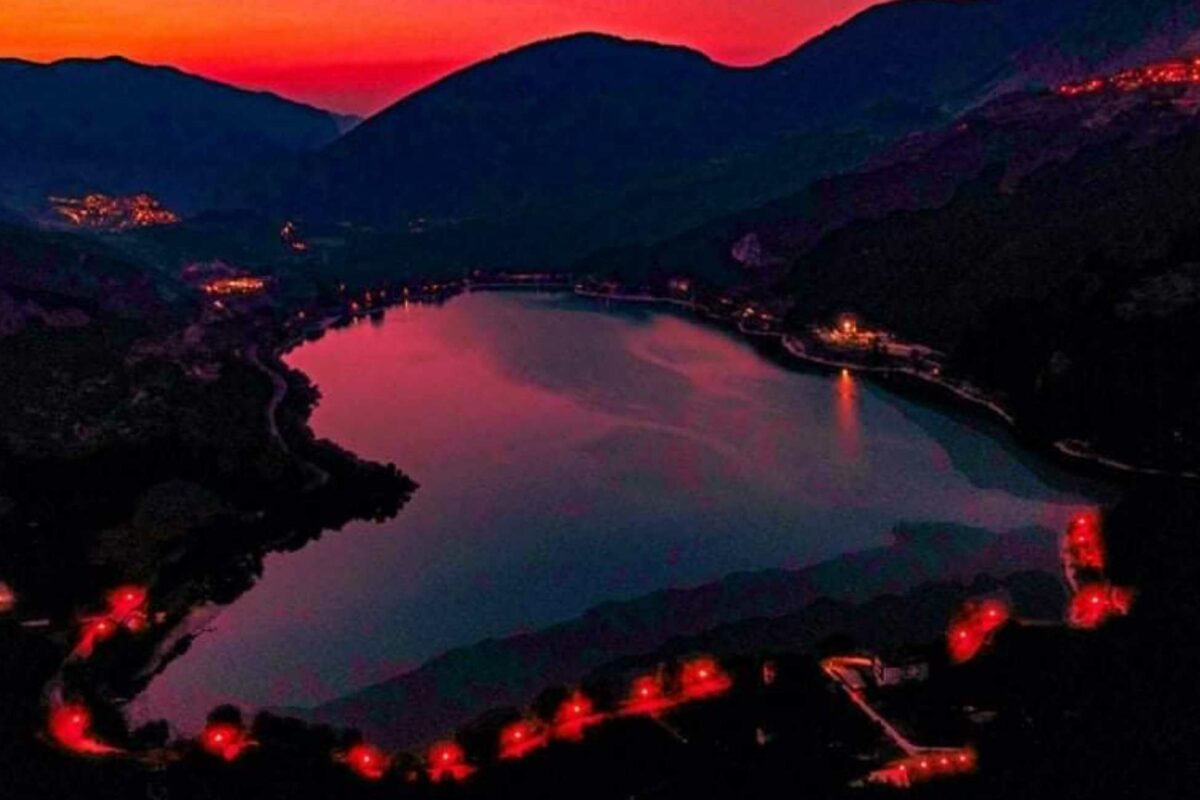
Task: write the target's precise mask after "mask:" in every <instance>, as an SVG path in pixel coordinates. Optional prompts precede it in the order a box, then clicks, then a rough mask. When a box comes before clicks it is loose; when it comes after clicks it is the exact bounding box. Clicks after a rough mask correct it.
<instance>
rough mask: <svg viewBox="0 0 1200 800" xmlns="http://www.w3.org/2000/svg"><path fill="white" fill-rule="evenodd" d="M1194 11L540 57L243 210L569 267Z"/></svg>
mask: <svg viewBox="0 0 1200 800" xmlns="http://www.w3.org/2000/svg"><path fill="white" fill-rule="evenodd" d="M1195 6H1196V4H1195V3H1193V2H1183V1H1182V0H1150V1H1149V2H1142V3H1136V4H1131V3H1128V2H1117V0H1059V1H1058V2H1054V3H1046V2H1041V0H978V2H957V1H951V0H901V2H895V3H889V4H885V5H881V6H877V7H874V8H872V9H869V10H868V11H866V12H864V13H862V14H860V15H858V16H856V17H855V18H853V19H852V20H850V21H849V22H847V23H846V24H844V25H842V26H840V27H837V28H835V29H833V30H831V31H829V32H828V33H826V34H825V35H823V36H820V37H818V38H816V39H813V40H811V41H809V42H807V43H805V44H804V45H802V46H801V47H799V48H798V49H797V50H795V51H794V52H792V53H791V54H789V55H787V56H784V57H782V58H780V59H777V60H775V61H772V62H770V63H768V64H765V65H763V66H761V67H756V68H750V69H735V68H730V67H725V66H722V65H719V64H716V63H714V62H712V61H711V60H709V59H708V58H706V57H704V56H703V55H701V54H699V53H696V52H693V51H690V50H686V49H683V48H678V47H667V46H663V45H658V44H650V43H645V42H632V41H625V40H621V39H616V38H613V37H608V36H599V35H591V34H588V35H578V36H572V37H567V38H564V39H557V40H552V41H548V42H541V43H537V44H534V45H530V46H528V47H524V48H521V49H518V50H516V51H513V52H511V53H507V54H504V55H502V56H498V57H496V58H494V59H491V60H489V61H486V62H483V63H481V64H478V65H476V66H474V67H471V68H468V69H466V70H463V71H461V72H459V73H457V74H455V75H452V76H450V77H449V78H446V79H445V80H443V81H440V82H439V83H437V84H435V85H433V86H431V87H429V88H427V89H425V90H424V91H421V92H418V93H416V94H414V95H412V96H410V97H408V98H405V99H404V100H402V101H400V102H399V103H397V104H395V105H394V106H392V107H390V108H388V109H387V110H385V111H383V112H381V113H380V114H378V115H376V116H375V117H373V118H372V119H370V120H368V121H367V122H366V123H364V124H363V125H361V126H359V127H358V128H356V129H355V130H354V131H352V132H351V133H349V134H348V135H346V136H344V137H342V138H341V139H339V140H338V141H336V142H334V143H333V144H331V145H329V146H328V147H325V148H322V149H320V150H318V151H315V152H312V153H307V154H305V155H303V156H301V157H300V158H298V159H297V160H295V161H294V162H290V163H288V164H287V165H285V166H283V167H281V168H279V169H275V170H269V171H267V172H266V173H265V174H256V175H255V176H254V179H253V180H252V181H247V182H244V183H242V184H241V185H239V186H237V187H234V188H233V189H231V190H230V193H229V194H227V195H226V196H225V197H224V198H223V202H225V203H227V204H231V205H234V206H239V205H240V206H244V207H247V208H251V207H252V208H256V209H270V210H272V211H273V212H275V213H277V214H281V215H283V214H286V215H288V216H294V215H298V216H300V217H304V218H308V219H310V220H325V221H353V222H356V223H365V224H369V225H372V226H375V227H376V228H377V229H380V230H384V231H390V232H393V233H395V234H396V235H394V236H392V237H390V238H384V239H383V240H382V241H381V242H380V243H379V247H380V249H381V250H382V251H383V252H385V253H386V258H387V259H389V260H391V261H392V262H393V263H395V262H399V263H402V264H409V265H417V266H422V265H426V264H433V263H436V264H441V265H443V266H445V265H454V266H456V267H465V266H472V265H478V264H485V265H488V266H504V267H512V266H528V265H537V266H546V265H561V264H562V263H563V262H564V261H569V260H572V259H575V258H578V257H580V256H584V255H587V254H589V253H595V252H598V251H602V250H604V249H605V248H607V247H610V246H614V245H622V244H636V243H646V242H652V241H654V240H656V239H659V238H663V237H665V236H668V235H671V234H673V233H677V232H679V231H683V230H686V229H688V228H690V227H693V226H694V225H697V224H699V223H702V222H704V221H706V220H709V219H712V218H714V217H719V216H721V215H723V214H727V213H729V212H734V211H737V210H740V209H745V208H749V207H753V206H756V205H761V204H763V203H765V202H768V201H770V200H772V199H775V198H778V197H782V196H786V195H788V194H789V193H793V192H797V191H800V190H802V189H803V188H804V187H806V186H807V185H808V184H809V183H810V182H811V181H812V180H813V179H815V178H817V177H820V176H822V175H825V174H829V173H832V172H838V171H844V170H847V169H850V168H853V167H855V166H857V165H859V164H861V163H863V162H864V161H865V160H866V159H867V158H868V157H869V156H871V155H873V154H875V153H878V152H880V151H881V150H883V149H885V148H886V147H888V146H890V144H891V143H893V142H895V141H896V140H897V139H899V138H901V137H903V136H904V135H907V134H909V133H912V132H914V131H920V130H927V129H929V128H933V127H937V126H940V125H943V124H945V123H947V122H948V121H950V120H952V119H953V118H955V117H956V116H957V115H958V114H960V113H962V112H963V111H965V110H968V109H970V108H972V107H974V106H975V105H977V104H979V103H981V102H984V101H985V100H987V99H989V98H991V97H993V96H995V95H997V94H1001V93H1004V92H1008V91H1013V90H1016V89H1021V88H1024V87H1026V86H1028V85H1037V86H1042V85H1046V84H1047V83H1052V82H1054V81H1056V80H1059V79H1061V78H1064V77H1067V76H1071V75H1077V74H1080V73H1081V72H1086V71H1088V70H1091V69H1097V68H1101V67H1104V68H1109V67H1116V66H1120V65H1123V64H1125V63H1132V62H1135V61H1138V60H1144V59H1146V58H1148V57H1150V56H1151V55H1155V56H1157V55H1160V54H1164V53H1173V52H1176V51H1177V50H1178V49H1179V48H1181V47H1183V46H1185V45H1186V43H1187V42H1188V41H1189V40H1190V38H1189V37H1190V36H1191V32H1192V31H1194V30H1195V23H1196V19H1195V11H1196V8H1195Z"/></svg>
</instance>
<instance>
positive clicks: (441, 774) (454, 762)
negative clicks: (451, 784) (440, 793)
mask: <svg viewBox="0 0 1200 800" xmlns="http://www.w3.org/2000/svg"><path fill="white" fill-rule="evenodd" d="M472 772H474V770H473V769H472V768H471V766H470V765H468V764H467V763H466V755H465V754H464V753H463V749H462V748H461V747H459V746H458V745H457V744H456V743H454V742H438V743H437V744H435V745H434V746H433V747H431V748H429V779H430V780H432V781H433V782H434V783H437V782H440V781H444V780H454V781H460V780H463V779H464V778H466V777H468V776H469V775H470V774H471V773H472Z"/></svg>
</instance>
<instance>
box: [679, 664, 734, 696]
mask: <svg viewBox="0 0 1200 800" xmlns="http://www.w3.org/2000/svg"><path fill="white" fill-rule="evenodd" d="M679 683H680V686H681V688H682V691H683V696H684V697H685V698H686V699H688V700H697V699H700V698H703V697H712V696H714V695H718V694H722V693H724V692H727V691H729V687H730V686H732V685H733V681H731V680H730V679H729V676H728V675H727V674H726V673H725V670H723V669H721V665H720V664H718V663H717V662H716V661H715V660H713V659H711V658H697V659H694V660H692V661H689V662H687V663H686V664H684V665H683V671H682V672H681V673H680V679H679Z"/></svg>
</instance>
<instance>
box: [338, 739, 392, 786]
mask: <svg viewBox="0 0 1200 800" xmlns="http://www.w3.org/2000/svg"><path fill="white" fill-rule="evenodd" d="M346 763H347V764H349V765H350V769H352V770H354V771H355V772H356V773H357V774H358V775H359V776H360V777H362V778H365V779H367V780H369V781H377V780H380V779H381V778H383V776H384V774H385V773H387V771H388V768H389V767H390V766H391V759H390V758H388V757H387V756H386V755H385V754H384V753H383V751H382V750H380V749H379V748H377V747H374V746H372V745H369V744H356V745H354V747H351V748H350V751H349V752H348V753H346Z"/></svg>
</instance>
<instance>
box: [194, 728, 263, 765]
mask: <svg viewBox="0 0 1200 800" xmlns="http://www.w3.org/2000/svg"><path fill="white" fill-rule="evenodd" d="M251 744H253V743H252V742H251V741H250V739H249V738H248V737H247V735H246V731H245V730H244V729H243V728H242V727H241V726H240V725H234V724H232V723H228V722H211V723H209V724H208V726H207V727H205V729H204V733H202V734H200V746H201V747H203V748H204V751H205V752H207V753H209V754H211V755H214V756H216V757H217V758H220V759H223V760H225V761H236V760H237V758H238V757H239V756H240V755H241V754H242V753H243V752H245V750H246V748H248V747H250V746H251Z"/></svg>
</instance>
